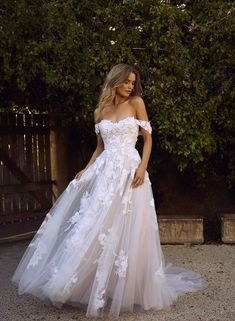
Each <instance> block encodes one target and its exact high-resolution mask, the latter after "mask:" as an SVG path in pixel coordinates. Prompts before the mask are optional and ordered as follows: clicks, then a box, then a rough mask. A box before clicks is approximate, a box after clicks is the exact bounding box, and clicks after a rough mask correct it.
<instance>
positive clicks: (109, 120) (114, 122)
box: [96, 116, 138, 125]
mask: <svg viewBox="0 0 235 321" xmlns="http://www.w3.org/2000/svg"><path fill="white" fill-rule="evenodd" d="M128 118H133V119H135V120H138V119H136V118H135V117H134V116H127V117H125V118H122V119H119V120H118V121H112V120H111V119H102V120H101V121H100V122H98V123H96V125H98V124H100V123H101V122H102V121H108V122H110V123H112V124H118V123H120V122H121V121H123V120H126V119H128Z"/></svg>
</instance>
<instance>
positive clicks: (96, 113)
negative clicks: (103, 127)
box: [94, 108, 100, 123]
mask: <svg viewBox="0 0 235 321" xmlns="http://www.w3.org/2000/svg"><path fill="white" fill-rule="evenodd" d="M99 114H100V113H99V109H98V108H96V109H95V110H94V121H95V123H97V122H99V118H100V115H99Z"/></svg>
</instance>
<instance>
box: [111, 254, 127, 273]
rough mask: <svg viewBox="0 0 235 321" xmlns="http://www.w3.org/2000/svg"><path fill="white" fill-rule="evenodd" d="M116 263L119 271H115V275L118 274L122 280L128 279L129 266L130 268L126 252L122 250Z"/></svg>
mask: <svg viewBox="0 0 235 321" xmlns="http://www.w3.org/2000/svg"><path fill="white" fill-rule="evenodd" d="M114 263H115V265H116V266H117V270H116V271H115V274H117V275H118V276H119V277H121V278H125V277H126V271H127V266H128V257H127V255H126V254H125V251H124V250H121V251H120V252H119V255H118V257H117V258H116V260H115V262H114Z"/></svg>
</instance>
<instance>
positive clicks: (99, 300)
mask: <svg viewBox="0 0 235 321" xmlns="http://www.w3.org/2000/svg"><path fill="white" fill-rule="evenodd" d="M104 294H105V289H103V290H101V291H99V292H98V293H97V295H96V296H95V299H94V307H95V309H96V310H98V309H100V308H102V307H103V306H104V304H105V299H104Z"/></svg>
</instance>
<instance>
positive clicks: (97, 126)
mask: <svg viewBox="0 0 235 321" xmlns="http://www.w3.org/2000/svg"><path fill="white" fill-rule="evenodd" d="M99 132H100V129H99V124H95V133H96V134H97V135H98V134H99Z"/></svg>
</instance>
